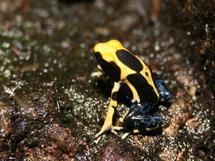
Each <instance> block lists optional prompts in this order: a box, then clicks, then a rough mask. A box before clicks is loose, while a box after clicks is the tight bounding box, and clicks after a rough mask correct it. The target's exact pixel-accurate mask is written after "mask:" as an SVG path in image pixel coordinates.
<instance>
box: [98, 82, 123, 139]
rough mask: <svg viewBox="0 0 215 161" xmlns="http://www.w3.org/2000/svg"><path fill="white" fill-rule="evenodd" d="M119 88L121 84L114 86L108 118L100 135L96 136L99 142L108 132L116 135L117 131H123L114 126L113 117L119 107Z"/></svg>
mask: <svg viewBox="0 0 215 161" xmlns="http://www.w3.org/2000/svg"><path fill="white" fill-rule="evenodd" d="M119 88H120V84H119V83H116V82H115V83H114V86H113V89H112V91H111V100H110V103H109V105H108V111H107V113H106V118H105V122H104V124H103V126H102V128H101V130H100V131H99V133H97V134H96V136H95V137H96V138H97V141H96V142H98V140H99V139H100V136H101V135H102V134H103V133H105V132H106V131H109V130H110V131H111V132H113V133H116V131H115V130H120V129H122V128H121V127H115V126H113V125H112V122H113V115H114V112H115V109H116V107H117V105H118V103H117V93H118V91H119Z"/></svg>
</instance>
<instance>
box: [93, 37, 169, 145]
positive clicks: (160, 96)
mask: <svg viewBox="0 0 215 161" xmlns="http://www.w3.org/2000/svg"><path fill="white" fill-rule="evenodd" d="M93 53H94V55H95V57H96V60H97V62H98V65H99V67H100V68H101V69H102V71H103V72H104V73H105V74H106V75H107V76H108V77H109V78H110V80H111V81H112V82H113V87H112V90H111V95H110V102H109V104H108V109H107V112H106V117H105V120H104V124H103V126H102V128H101V129H100V131H99V132H98V133H97V134H96V135H95V139H96V142H98V141H99V140H100V138H101V136H102V135H103V134H105V133H106V132H107V131H111V132H112V133H115V134H117V131H118V130H122V129H127V130H126V131H127V132H125V134H124V135H123V136H122V138H125V137H127V136H128V135H129V134H130V133H131V132H133V133H140V132H143V131H151V130H154V129H157V128H159V127H161V125H162V122H163V119H162V118H161V117H160V116H154V115H153V114H152V113H153V111H154V110H155V109H156V108H157V107H158V106H159V105H161V104H162V103H164V102H171V99H172V97H173V96H172V94H171V92H170V91H169V89H168V88H167V86H166V83H165V82H164V80H162V79H160V78H159V77H158V74H156V73H155V72H152V70H151V69H150V67H149V66H148V65H147V64H146V63H145V62H144V61H143V60H142V59H140V57H138V56H137V55H134V54H133V53H132V52H130V51H129V50H128V49H126V48H125V47H124V46H123V45H122V43H121V42H120V41H119V40H116V39H113V40H109V41H107V42H99V43H96V44H95V46H94V48H93ZM119 91H123V94H124V95H125V96H126V98H127V99H128V100H130V102H131V104H130V106H129V107H128V109H127V111H126V113H125V114H124V116H123V117H121V118H120V122H122V125H123V126H114V125H113V117H114V114H115V112H116V111H117V106H118V104H119V102H118V99H117V97H118V96H119V93H120V92H119Z"/></svg>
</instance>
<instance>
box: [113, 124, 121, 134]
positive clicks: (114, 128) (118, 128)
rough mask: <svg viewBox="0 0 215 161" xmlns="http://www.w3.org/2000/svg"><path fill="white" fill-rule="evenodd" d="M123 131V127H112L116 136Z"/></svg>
mask: <svg viewBox="0 0 215 161" xmlns="http://www.w3.org/2000/svg"><path fill="white" fill-rule="evenodd" d="M122 129H123V127H121V126H112V127H111V132H112V133H114V134H117V131H119V130H122Z"/></svg>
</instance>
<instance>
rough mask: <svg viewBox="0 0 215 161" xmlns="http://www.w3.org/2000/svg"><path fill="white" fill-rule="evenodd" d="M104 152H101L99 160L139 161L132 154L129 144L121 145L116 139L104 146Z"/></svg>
mask: <svg viewBox="0 0 215 161" xmlns="http://www.w3.org/2000/svg"><path fill="white" fill-rule="evenodd" d="M101 149H102V150H101V151H100V152H99V156H98V158H99V160H101V161H102V160H104V161H115V160H126V161H132V160H138V158H136V156H135V155H134V154H133V152H132V148H131V146H130V145H128V144H126V143H125V144H124V143H120V142H119V141H117V140H116V139H111V141H110V142H109V143H108V144H106V145H104V146H103V147H102V148H101Z"/></svg>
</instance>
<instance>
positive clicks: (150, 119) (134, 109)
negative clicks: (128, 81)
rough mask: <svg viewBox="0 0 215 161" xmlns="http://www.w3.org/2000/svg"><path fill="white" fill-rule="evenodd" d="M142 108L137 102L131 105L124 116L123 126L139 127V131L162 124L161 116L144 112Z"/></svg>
mask: <svg viewBox="0 0 215 161" xmlns="http://www.w3.org/2000/svg"><path fill="white" fill-rule="evenodd" d="M142 108H143V107H142V106H141V105H139V104H135V105H133V106H131V107H130V109H129V112H128V114H127V115H126V116H125V118H124V122H123V123H124V126H125V127H127V128H129V129H139V130H140V131H150V130H154V129H156V128H159V127H160V126H161V125H162V118H161V117H159V116H151V115H148V114H144V113H143V112H142V111H143V109H142Z"/></svg>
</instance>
